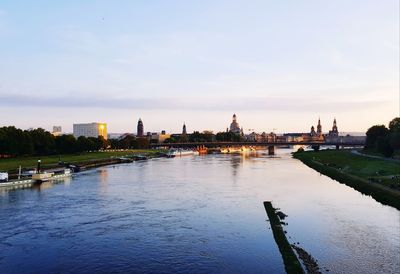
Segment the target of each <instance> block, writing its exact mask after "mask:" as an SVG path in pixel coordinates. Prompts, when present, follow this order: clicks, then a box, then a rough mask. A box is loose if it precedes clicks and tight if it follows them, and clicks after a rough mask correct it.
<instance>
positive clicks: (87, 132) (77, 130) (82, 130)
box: [73, 123, 107, 140]
mask: <svg viewBox="0 0 400 274" xmlns="http://www.w3.org/2000/svg"><path fill="white" fill-rule="evenodd" d="M73 130H74V136H75V138H78V137H80V136H84V137H94V138H97V137H99V136H102V137H103V138H104V139H106V140H107V124H106V123H87V124H74V125H73Z"/></svg>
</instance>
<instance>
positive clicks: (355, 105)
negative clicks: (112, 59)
mask: <svg viewBox="0 0 400 274" xmlns="http://www.w3.org/2000/svg"><path fill="white" fill-rule="evenodd" d="M386 103H388V101H367V100H365V101H352V100H348V101H321V100H317V99H315V100H310V99H305V98H283V97H281V98H278V97H272V98H267V97H253V98H239V97H233V98H211V97H197V98H107V97H99V98H96V97H90V98H89V97H35V96H29V95H0V106H6V107H13V108H22V107H24V108H25V107H34V108H35V107H37V108H42V107H45V108H105V109H145V110H188V111H293V112H309V111H317V112H332V111H335V112H339V111H340V112H346V111H354V110H357V109H368V108H374V107H377V106H381V105H384V104H386Z"/></svg>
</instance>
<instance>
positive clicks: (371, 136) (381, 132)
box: [365, 125, 389, 149]
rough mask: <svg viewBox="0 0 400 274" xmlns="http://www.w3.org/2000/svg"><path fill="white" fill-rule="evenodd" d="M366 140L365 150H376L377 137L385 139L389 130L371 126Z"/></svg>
mask: <svg viewBox="0 0 400 274" xmlns="http://www.w3.org/2000/svg"><path fill="white" fill-rule="evenodd" d="M366 135H367V139H366V146H365V148H367V149H373V148H376V145H377V144H376V141H377V140H378V138H379V137H383V138H384V137H386V136H388V135H389V129H387V128H386V127H385V126H384V125H376V126H372V127H370V128H369V129H368V131H367V133H366Z"/></svg>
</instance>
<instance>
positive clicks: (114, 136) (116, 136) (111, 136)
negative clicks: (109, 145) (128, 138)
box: [107, 133, 126, 139]
mask: <svg viewBox="0 0 400 274" xmlns="http://www.w3.org/2000/svg"><path fill="white" fill-rule="evenodd" d="M124 134H126V133H108V134H107V136H108V139H121V137H122V136H123V135H124Z"/></svg>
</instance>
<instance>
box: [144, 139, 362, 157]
mask: <svg viewBox="0 0 400 274" xmlns="http://www.w3.org/2000/svg"><path fill="white" fill-rule="evenodd" d="M294 145H303V146H312V147H317V148H319V147H320V146H335V147H336V149H339V148H340V147H361V146H364V145H365V142H361V141H353V142H343V141H337V142H315V141H311V142H187V143H157V144H150V147H152V148H157V147H166V148H198V147H206V148H218V147H219V148H225V147H238V146H253V147H267V148H268V151H269V152H270V153H272V154H273V153H274V149H275V147H276V146H294Z"/></svg>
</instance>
